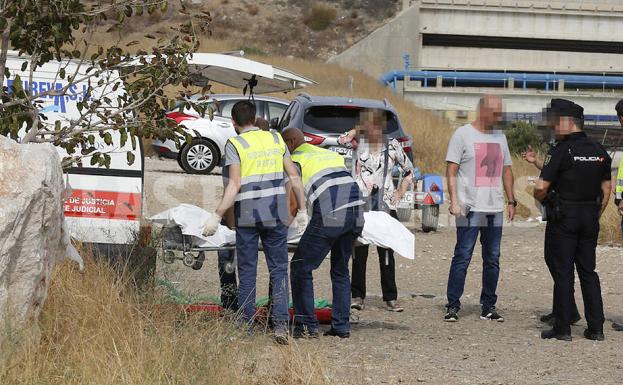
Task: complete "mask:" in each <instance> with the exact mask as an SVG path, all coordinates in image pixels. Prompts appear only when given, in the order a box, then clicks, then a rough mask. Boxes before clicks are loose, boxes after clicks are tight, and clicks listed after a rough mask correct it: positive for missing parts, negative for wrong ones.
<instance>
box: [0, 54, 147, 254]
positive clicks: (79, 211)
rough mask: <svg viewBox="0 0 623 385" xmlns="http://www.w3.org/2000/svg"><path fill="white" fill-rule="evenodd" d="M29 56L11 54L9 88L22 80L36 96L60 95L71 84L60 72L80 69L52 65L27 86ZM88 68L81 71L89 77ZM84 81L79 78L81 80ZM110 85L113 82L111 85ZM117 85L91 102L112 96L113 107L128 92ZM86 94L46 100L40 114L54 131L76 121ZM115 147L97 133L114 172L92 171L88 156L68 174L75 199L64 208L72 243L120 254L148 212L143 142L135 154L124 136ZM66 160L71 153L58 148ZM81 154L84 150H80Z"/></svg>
mask: <svg viewBox="0 0 623 385" xmlns="http://www.w3.org/2000/svg"><path fill="white" fill-rule="evenodd" d="M28 60H29V58H28V57H25V56H18V55H17V53H16V52H10V53H9V55H8V59H7V67H8V68H9V70H10V71H11V78H10V79H9V80H8V83H7V85H8V86H10V85H11V84H12V83H13V81H14V80H15V75H16V74H19V76H20V78H21V81H22V83H23V84H22V86H23V88H24V89H31V90H32V92H33V94H35V93H39V92H42V91H46V90H50V89H61V88H63V87H64V86H66V85H67V80H63V79H60V78H59V77H58V76H57V74H58V73H59V69H60V68H65V72H66V73H67V74H73V73H74V72H75V70H76V68H77V66H78V63H77V62H74V61H63V62H56V61H52V62H49V63H46V64H44V65H43V66H42V67H39V68H37V69H36V70H35V72H34V78H33V81H32V84H28V83H29V81H28V77H29V69H26V71H21V67H22V63H24V61H28ZM87 67H88V65H84V64H83V66H82V67H81V68H80V71H79V72H80V73H82V74H84V73H85V71H86V69H87ZM103 76H106V77H109V76H110V78H111V79H116V78H118V75H117V74H116V73H114V72H108V73H105V75H103ZM78 77H80V75H78ZM98 80H99V78H91V84H97V81H98ZM107 83H109V82H107ZM112 86H113V85H112V84H111V83H109V85H108V87H106V86H104V87H100V88H98V89H95V90H94V91H92V98H98V96H100V95H102V94H104V93H107V94H108V95H107V96H108V97H109V98H110V99H111V102H112V103H115V100H116V98H117V96H118V95H122V94H123V93H124V92H125V89H124V87H123V84H121V85H120V86H119V87H118V89H117V90H116V91H112ZM86 90H87V83H86V82H84V83H82V84H77V85H76V86H73V87H71V88H69V90H68V92H67V93H66V94H65V95H64V96H51V97H46V98H45V99H43V106H42V109H41V113H42V114H44V115H45V116H46V117H47V118H48V120H47V124H50V125H51V126H52V127H53V125H54V122H55V121H56V120H63V121H68V120H71V119H77V118H78V117H79V116H80V115H79V112H78V108H77V103H78V102H79V101H81V100H83V98H84V96H85V92H86ZM110 107H114V106H112V105H110ZM111 133H112V134H113V145H111V146H109V145H106V144H105V143H104V141H103V139H100V137H99V134H98V133H94V136H95V138H96V140H95V146H96V148H97V149H98V150H99V151H101V152H106V153H108V154H109V155H110V157H111V162H110V168H104V167H98V166H97V165H95V166H91V165H90V156H85V157H84V158H83V160H82V166H81V167H78V166H73V167H71V168H69V169H67V170H66V176H65V178H66V184H67V185H68V186H69V187H71V189H72V190H73V191H72V193H71V196H70V197H69V198H68V199H67V200H66V201H65V203H64V211H65V217H66V219H67V223H68V227H69V231H70V233H71V235H72V237H73V238H74V239H76V240H78V241H81V242H84V243H88V244H96V245H97V246H98V248H99V249H100V250H106V249H107V248H108V249H110V247H109V246H113V249H118V247H117V246H120V245H126V244H130V243H133V242H134V240H135V239H136V235H137V234H138V231H139V228H140V225H139V224H140V219H141V216H142V210H143V173H144V163H143V148H142V143H141V141H140V140H139V139H137V140H136V149H134V150H133V149H132V143H131V141H130V140H128V142H127V143H126V144H125V145H124V146H123V147H121V146H120V141H119V139H120V135H119V133H118V132H116V131H112V130H111ZM58 151H59V154H60V156H61V158H62V157H65V156H67V153H66V152H65V151H64V150H63V149H61V148H59V149H58ZM127 151H132V152H133V153H134V159H135V160H134V163H133V164H131V165H128V162H127ZM78 153H79V150H78Z"/></svg>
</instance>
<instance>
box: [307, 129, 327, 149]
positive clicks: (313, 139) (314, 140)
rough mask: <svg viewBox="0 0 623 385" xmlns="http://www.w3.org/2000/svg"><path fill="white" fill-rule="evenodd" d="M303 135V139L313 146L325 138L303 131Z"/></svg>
mask: <svg viewBox="0 0 623 385" xmlns="http://www.w3.org/2000/svg"><path fill="white" fill-rule="evenodd" d="M303 135H305V141H306V142H307V143H309V144H313V145H314V146H318V145H319V144H320V143H322V142H324V139H325V138H323V137H322V136H318V135H313V134H308V133H307V132H304V133H303Z"/></svg>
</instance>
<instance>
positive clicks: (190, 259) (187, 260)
mask: <svg viewBox="0 0 623 385" xmlns="http://www.w3.org/2000/svg"><path fill="white" fill-rule="evenodd" d="M183 254H184V258H183V259H182V262H184V266H188V267H192V266H193V264H194V263H195V256H194V255H193V254H192V253H191V252H188V251H185V252H184V253H183Z"/></svg>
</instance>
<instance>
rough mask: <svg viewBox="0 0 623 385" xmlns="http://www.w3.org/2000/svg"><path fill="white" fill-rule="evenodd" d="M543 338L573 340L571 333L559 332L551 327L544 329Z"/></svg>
mask: <svg viewBox="0 0 623 385" xmlns="http://www.w3.org/2000/svg"><path fill="white" fill-rule="evenodd" d="M541 338H542V339H544V340H549V339H552V338H555V339H557V340H559V341H571V334H558V332H557V331H556V330H554V329H550V330H543V331H542V332H541Z"/></svg>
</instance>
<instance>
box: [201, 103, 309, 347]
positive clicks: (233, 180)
mask: <svg viewBox="0 0 623 385" xmlns="http://www.w3.org/2000/svg"><path fill="white" fill-rule="evenodd" d="M255 113H256V110H255V105H254V104H253V103H251V102H248V101H242V102H238V103H236V104H235V105H234V107H233V108H232V121H233V124H234V127H235V129H236V132H237V133H238V134H239V135H238V136H236V137H233V138H231V139H229V140H228V142H227V144H226V146H225V166H228V167H229V180H228V182H227V186H226V187H225V192H224V194H223V199H222V200H221V202H220V203H219V205H218V206H217V209H216V210H215V212H214V214H213V215H212V217H211V218H210V219H209V220H208V222H207V223H206V224H205V226H204V231H203V233H204V235H212V234H214V233H215V232H216V230H217V229H218V225H219V223H220V221H221V218H222V216H223V215H224V214H225V212H226V211H227V209H228V208H229V207H231V206H232V205H233V206H234V215H235V220H236V253H237V261H238V275H239V281H240V282H239V286H238V305H239V308H240V309H241V311H242V320H243V321H244V322H252V321H253V318H254V316H255V297H256V292H255V287H256V285H255V284H256V278H257V261H258V241H259V240H260V239H261V240H262V244H263V246H264V253H265V255H266V263H267V265H268V271H269V274H270V283H271V285H272V288H273V292H272V314H271V316H272V321H273V327H274V339H275V342H277V343H279V344H287V343H288V317H289V316H288V299H289V298H288V247H287V223H288V215H289V213H288V202H287V196H286V188H285V182H286V178H285V175H284V171H285V174H287V176H288V177H289V182H290V184H291V186H292V190H293V191H294V194H295V196H296V198H297V203H298V205H299V207H303V205H304V202H305V196H304V192H303V188H302V185H301V181H300V177H299V175H298V172H297V170H296V167H295V166H294V164H293V163H292V160H291V159H290V153H289V151H288V148H287V147H286V145H285V143H284V141H283V139H282V138H281V136H280V135H279V134H278V133H276V132H267V131H262V130H260V129H259V128H257V127H255V125H254V123H255ZM296 222H297V226H298V227H299V228H305V227H306V225H307V222H308V219H307V214H306V212H305V211H304V210H299V212H298V213H297V216H296Z"/></svg>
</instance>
